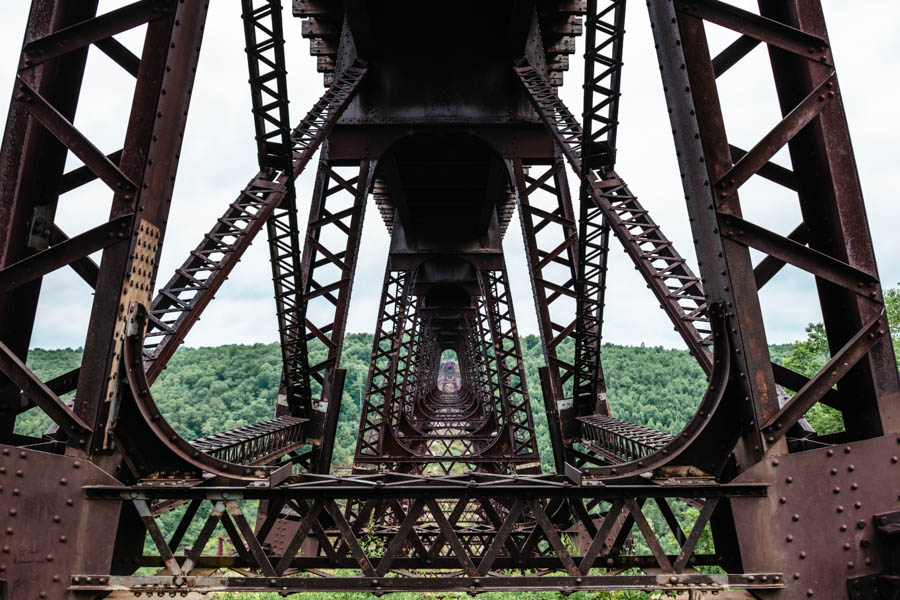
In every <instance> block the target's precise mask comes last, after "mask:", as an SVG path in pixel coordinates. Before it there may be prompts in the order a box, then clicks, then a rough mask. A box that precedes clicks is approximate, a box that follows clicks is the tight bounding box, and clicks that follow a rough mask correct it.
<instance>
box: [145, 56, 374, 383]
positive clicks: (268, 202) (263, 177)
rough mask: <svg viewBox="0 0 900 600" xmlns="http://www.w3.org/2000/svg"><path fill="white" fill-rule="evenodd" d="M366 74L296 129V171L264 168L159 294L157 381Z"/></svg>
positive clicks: (347, 78) (340, 84)
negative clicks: (283, 171)
mask: <svg viewBox="0 0 900 600" xmlns="http://www.w3.org/2000/svg"><path fill="white" fill-rule="evenodd" d="M365 73H366V69H365V66H363V65H361V64H359V65H354V66H352V67H350V68H348V69H347V71H346V72H345V73H344V74H343V76H342V77H340V78H338V79H337V80H336V81H335V83H334V85H333V86H332V87H331V88H329V90H328V91H326V92H325V94H324V95H323V96H322V97H321V98H320V99H319V101H318V102H317V103H316V104H315V105H314V106H313V108H312V109H311V110H310V112H309V113H308V114H307V116H306V118H304V119H303V121H302V122H301V123H300V125H298V126H297V127H296V128H295V129H294V131H293V132H292V135H291V139H292V144H293V150H292V153H293V154H292V156H293V163H292V165H293V166H292V170H291V171H289V172H286V173H280V174H279V172H277V171H272V172H270V171H262V172H260V173H258V174H257V175H256V176H254V178H253V179H252V180H251V181H250V183H249V184H248V185H247V187H246V188H245V189H244V190H243V191H242V192H241V194H240V195H239V196H238V198H237V199H236V200H235V201H234V202H233V203H232V204H231V205H230V206H229V207H228V209H227V210H226V212H225V214H224V215H223V216H222V217H221V218H219V219H218V220H217V221H216V224H215V225H214V226H213V228H212V229H211V230H210V232H209V233H207V234H206V235H205V236H204V237H203V240H202V241H201V242H200V244H199V245H198V246H197V248H196V249H195V250H193V251H192V252H191V254H190V256H189V257H188V258H187V260H185V262H184V264H183V265H182V266H181V267H180V268H179V269H177V270H176V272H175V274H174V275H173V276H172V278H171V279H170V280H169V281H168V282H167V283H166V285H165V286H164V287H163V288H162V289H161V290H160V292H159V294H158V295H157V297H156V298H154V300H153V305H152V309H151V321H150V323H151V325H150V329H149V330H148V343H147V348H146V354H147V363H148V364H147V374H148V376H149V377H150V380H151V381H153V380H154V379H155V378H156V377H157V376H159V373H161V372H162V370H163V369H164V368H165V365H166V363H167V362H168V360H169V358H171V356H172V354H173V353H174V352H175V350H176V349H177V347H178V345H179V344H180V343H181V342H182V341H183V340H184V337H185V336H186V335H187V333H188V331H190V328H191V327H192V326H193V324H194V323H195V322H196V321H197V319H198V318H199V317H200V314H201V313H202V311H203V309H204V308H206V305H207V304H209V302H210V300H211V299H212V297H213V296H214V295H215V292H216V291H217V290H218V289H219V288H220V287H221V285H222V283H224V281H225V279H226V278H227V276H228V274H229V273H230V272H231V270H232V269H233V268H234V266H235V265H236V264H237V262H238V260H239V259H240V257H241V256H242V255H243V253H244V251H245V250H246V249H247V247H248V246H249V244H250V242H251V241H252V240H253V238H254V236H255V235H256V233H258V232H259V230H260V229H261V228H262V226H263V224H264V223H265V222H266V220H267V219H268V218H269V217H270V216H271V215H272V213H273V212H274V211H275V210H276V208H277V207H278V206H279V205H280V204H281V202H282V200H283V199H284V197H285V196H286V195H287V194H288V191H289V189H291V188H289V187H288V185H287V181H289V180H290V181H293V179H295V178H296V177H297V176H299V174H300V173H301V172H302V171H303V169H304V168H305V167H306V165H307V164H308V163H309V161H310V160H311V159H312V157H313V155H314V154H315V152H316V150H318V148H319V146H320V145H321V144H322V142H323V141H324V140H325V138H326V136H327V135H328V132H329V131H331V128H332V127H333V126H334V124H335V122H336V121H337V118H338V117H339V116H340V114H341V113H342V112H343V110H344V108H345V107H346V106H347V104H348V103H349V101H350V99H351V98H352V97H353V95H354V94H355V92H356V89H357V86H358V85H359V82H360V80H361V79H362V77H363V76H364V75H365ZM217 253H221V254H222V257H221V258H220V259H214V258H211V255H215V254H217Z"/></svg>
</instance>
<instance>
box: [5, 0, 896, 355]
mask: <svg viewBox="0 0 900 600" xmlns="http://www.w3.org/2000/svg"><path fill="white" fill-rule="evenodd" d="M823 2H824V5H825V10H826V16H827V18H828V21H829V27H830V36H831V42H832V46H833V48H834V52H835V57H836V63H837V66H838V74H839V77H840V81H841V86H842V89H843V97H844V102H845V105H846V109H847V114H848V119H849V122H850V129H851V133H852V135H853V141H854V149H855V151H856V157H857V161H858V163H859V170H860V175H861V179H862V185H863V190H864V192H865V194H866V200H867V206H868V215H869V222H870V225H871V228H872V234H873V237H874V241H875V249H876V253H877V255H878V260H879V267H880V271H881V276H882V280H883V281H884V282H885V284H886V285H897V282H900V244H898V243H897V241H896V237H895V236H896V235H897V227H898V224H900V204H898V202H897V201H896V200H897V191H896V190H897V184H896V182H897V181H900V161H898V158H900V155H898V153H897V151H896V148H897V144H898V141H897V140H900V119H898V117H897V116H896V112H895V106H896V102H897V100H896V99H897V97H898V96H900V77H898V75H900V72H898V67H897V63H896V57H897V56H898V55H900V36H897V35H896V23H897V22H900V3H898V2H896V0H856V1H851V0H823ZM29 4H30V3H29V2H28V1H27V0H5V1H4V2H0V102H3V103H6V102H7V101H8V100H7V99H8V98H9V97H10V94H11V88H12V83H13V78H14V75H15V67H16V62H17V61H16V57H17V56H18V52H19V49H20V46H21V40H22V34H23V31H24V26H25V19H26V15H27V10H28V5H29ZM100 4H101V11H104V12H105V11H107V10H110V9H112V8H115V7H117V6H119V5H121V4H123V2H121V1H118V2H115V1H106V0H101V3H100ZM284 4H285V6H286V8H285V10H286V14H285V20H286V28H287V31H288V48H287V51H288V68H289V71H290V73H289V86H290V93H291V102H292V104H291V116H292V120H293V121H294V122H297V121H299V119H300V118H301V117H302V116H303V114H305V113H306V111H307V110H308V108H309V106H310V105H311V104H312V103H313V102H315V100H316V99H317V98H318V97H319V95H321V93H322V91H323V87H322V80H321V77H320V75H319V74H317V73H316V72H315V61H314V60H313V59H312V58H311V57H310V56H309V52H308V43H307V41H305V40H303V39H302V38H301V37H300V21H299V20H298V19H294V18H292V17H291V16H290V14H289V5H290V3H289V2H285V3H284ZM741 4H742V5H745V6H748V4H747V3H746V2H743V1H742V2H741ZM748 7H749V6H748ZM861 7H864V8H865V11H861V10H860V8H861ZM629 10H630V13H629V14H628V19H627V28H628V36H627V42H626V48H625V63H626V67H625V75H624V82H623V100H622V107H621V114H620V121H621V126H620V134H619V163H618V167H617V170H618V171H619V172H620V174H622V176H623V177H625V178H626V179H627V180H628V181H629V183H630V185H631V188H632V190H633V191H634V192H636V193H637V194H638V195H639V196H640V197H641V199H642V201H643V203H644V204H645V205H646V207H647V208H648V209H649V210H650V213H651V214H652V215H653V217H654V218H655V219H656V221H657V222H658V223H659V224H660V225H661V226H662V228H663V231H665V232H666V234H667V235H668V236H669V237H670V238H672V239H673V240H674V241H675V243H676V247H677V248H678V249H679V251H680V252H681V253H682V254H684V255H685V256H687V257H689V258H690V259H691V260H693V255H692V250H693V244H692V243H691V236H690V231H689V229H688V227H687V218H686V211H685V207H684V202H683V194H682V191H681V185H680V179H679V177H678V171H677V165H676V162H675V155H674V149H673V144H672V138H671V135H670V133H669V131H670V127H669V123H668V117H667V114H666V109H665V105H664V102H663V96H662V86H661V83H660V79H659V74H658V67H657V66H656V57H655V53H654V49H653V42H652V37H651V34H650V27H649V23H648V18H647V13H646V11H645V10H644V3H642V2H634V3H631V5H630V7H629ZM142 35H143V31H142V30H141V29H138V30H134V31H132V32H129V33H128V34H124V35H122V36H120V38H119V39H120V40H121V41H122V42H123V43H125V44H126V45H128V46H129V47H131V48H132V49H134V50H135V51H137V50H138V49H139V48H140V44H141V40H142ZM709 36H710V40H711V45H712V46H713V48H714V50H715V49H720V48H722V47H724V46H725V45H726V44H727V43H729V42H730V41H731V40H732V39H733V37H734V35H733V34H731V33H728V32H724V31H716V30H710V31H709ZM242 40H243V33H242V29H241V23H240V8H239V3H238V2H237V0H215V1H214V2H212V3H211V6H210V16H209V21H208V26H207V29H206V36H205V39H204V41H203V50H202V52H201V59H200V67H199V70H198V74H197V82H196V87H195V92H194V95H193V103H192V106H191V113H190V119H189V122H188V127H187V132H186V140H185V146H184V150H183V152H182V159H181V165H180V169H179V174H178V182H177V185H176V188H175V198H174V201H173V205H172V211H171V218H170V221H169V225H168V230H167V234H166V244H165V247H164V249H163V253H162V258H161V261H162V262H161V271H160V275H159V284H162V283H163V282H165V281H166V280H167V279H168V278H169V276H170V275H171V273H172V272H173V270H174V268H175V267H176V266H177V265H178V264H180V263H181V262H182V261H183V259H184V257H185V256H186V254H187V253H188V252H189V251H190V249H192V248H193V247H194V246H196V244H197V242H198V241H199V240H200V238H201V236H202V234H203V233H204V232H205V231H206V230H207V229H208V228H209V227H210V225H211V224H212V223H213V222H214V220H215V219H216V218H217V217H218V216H219V215H220V214H221V213H222V212H223V210H224V208H225V207H226V206H227V204H228V203H230V202H231V201H232V200H233V199H234V197H235V196H236V194H237V192H238V191H239V190H240V189H241V188H242V187H243V186H244V185H245V184H246V182H247V180H248V179H249V178H250V177H251V176H252V175H253V174H254V173H255V171H256V169H255V168H254V165H255V146H254V143H253V127H252V123H251V119H250V100H249V94H248V93H247V84H246V81H247V74H246V59H245V57H244V52H243V46H242ZM582 51H583V49H582V47H581V46H579V48H578V54H577V55H576V56H580V55H581V52H582ZM572 62H573V63H577V62H578V60H575V59H574V57H573V61H572ZM133 81H134V80H133V78H131V77H130V76H129V75H127V74H125V73H124V72H123V71H121V70H120V69H118V67H116V66H115V65H113V64H112V63H111V61H109V59H107V58H106V57H105V56H104V55H102V54H101V53H99V52H97V51H96V50H95V49H92V50H91V54H90V56H89V60H88V71H87V74H86V79H85V85H84V91H83V93H82V96H81V103H80V105H79V109H78V114H77V117H76V125H77V126H78V127H79V128H80V129H81V130H82V131H84V132H85V133H86V134H87V135H88V136H89V137H90V138H91V139H92V140H93V141H94V143H95V144H96V145H97V146H98V147H99V148H101V149H102V150H103V151H105V152H111V151H113V150H116V149H118V148H120V147H121V143H122V139H123V137H124V126H125V123H126V120H127V115H128V109H129V103H130V99H131V94H132V88H133ZM566 81H567V84H566V86H565V87H564V89H563V91H562V95H563V98H564V100H565V101H566V102H567V103H568V104H569V106H570V108H572V110H573V112H575V113H576V114H577V113H579V112H580V110H581V108H580V91H581V90H580V81H581V70H580V68H578V65H576V66H575V67H574V68H573V69H572V71H570V73H569V74H568V75H567V78H566ZM720 83H721V86H722V87H721V94H722V96H723V99H724V105H725V117H726V121H727V126H728V131H729V139H730V141H732V142H733V143H736V144H737V145H739V146H742V147H745V148H746V147H749V146H752V145H753V143H754V142H755V141H756V140H757V139H759V137H761V136H762V135H763V134H764V133H766V132H767V131H768V130H769V129H770V128H771V127H772V126H773V125H774V124H775V123H776V122H777V121H778V116H779V114H778V110H777V103H776V98H775V92H774V88H773V87H772V84H771V80H770V77H768V75H767V73H766V55H765V52H764V51H763V49H762V48H757V50H755V51H754V53H753V54H752V55H751V59H748V60H747V61H745V64H742V65H740V66H739V67H736V68H735V69H733V70H732V71H730V72H729V73H728V74H726V75H725V76H724V77H723V78H722V80H721V81H720ZM0 108H5V105H4V106H3V107H0ZM3 112H4V113H5V110H4V111H3ZM776 160H781V161H784V160H785V157H784V155H783V154H780V155H779V156H777V157H776ZM77 165H78V163H77V162H75V161H72V162H71V163H70V168H71V167H72V166H77ZM313 176H314V169H309V170H308V171H307V172H306V173H305V174H304V175H303V176H302V178H301V180H300V182H299V186H298V191H299V196H300V199H301V202H302V206H301V211H303V212H304V214H303V216H302V217H301V221H302V222H304V223H305V220H306V216H305V211H306V209H307V207H308V201H309V196H310V191H311V188H312V180H313ZM573 185H574V181H573ZM741 196H742V200H743V205H744V209H745V213H746V214H747V216H748V217H749V218H751V219H752V220H755V221H757V222H759V223H761V224H763V225H764V226H766V227H768V228H770V229H774V230H776V231H779V232H782V233H787V232H788V231H790V230H791V229H793V228H794V226H795V225H796V224H797V223H798V222H799V211H798V210H797V208H796V201H795V200H794V199H793V198H790V197H789V196H786V195H785V194H783V193H782V192H781V191H780V190H778V189H777V187H776V186H774V185H771V184H767V183H765V182H751V183H749V184H748V185H747V186H746V187H745V189H743V190H742V195H741ZM109 201H110V194H109V192H108V189H107V188H105V186H103V184H99V183H95V184H91V185H88V186H85V187H84V188H82V189H80V190H78V191H77V192H75V193H72V194H69V195H67V196H65V197H63V199H62V201H61V203H60V209H59V214H58V221H59V223H60V226H61V227H62V229H63V230H64V231H66V232H68V233H69V234H70V235H74V234H75V233H78V232H80V231H83V230H85V229H87V228H89V227H92V226H95V225H97V224H98V223H99V222H101V221H103V220H105V217H106V215H107V212H108V208H109ZM363 238H364V239H363V248H364V251H363V252H362V254H361V256H360V261H359V265H358V270H357V283H356V285H355V288H354V293H353V302H352V305H351V310H350V317H349V319H350V322H349V327H348V330H349V331H371V330H372V328H373V326H374V319H375V313H376V310H377V305H378V296H379V293H380V288H381V278H382V275H383V270H384V264H385V256H386V250H387V244H388V238H387V233H386V231H385V229H384V226H383V225H382V224H381V219H380V218H379V217H378V214H377V211H375V210H374V206H373V205H372V206H370V210H369V211H368V212H367V215H366V227H365V231H364V234H363ZM505 249H506V251H507V253H508V255H509V259H508V263H509V268H510V274H511V277H512V279H513V284H512V285H513V292H514V294H515V298H516V304H515V308H516V313H517V316H518V320H519V330H520V332H522V333H536V331H537V327H536V323H535V319H534V316H533V314H534V309H533V304H532V295H531V290H530V289H529V286H530V284H529V282H528V276H527V273H526V272H525V270H524V267H523V265H524V255H523V250H522V241H521V234H520V231H519V228H518V219H517V218H516V219H514V220H513V226H512V227H510V230H509V233H508V234H507V236H506V240H505ZM90 302H91V290H90V289H89V288H88V287H87V286H86V285H85V284H84V283H83V282H82V281H81V280H80V279H79V278H78V277H77V276H76V275H74V273H72V272H71V271H70V270H62V271H59V272H56V273H53V274H52V275H50V276H49V277H47V278H46V279H45V283H44V292H43V296H42V301H41V305H40V308H39V313H38V320H37V324H36V327H35V332H34V337H33V340H32V343H33V346H39V347H46V348H49V347H78V346H81V345H82V344H83V340H84V336H85V328H86V323H87V319H88V314H89V310H90ZM762 303H763V313H764V318H765V320H766V325H767V330H768V335H769V341H770V342H787V341H792V340H794V339H797V338H798V337H800V336H802V334H803V329H804V327H805V325H806V324H807V323H808V322H810V321H815V320H819V319H820V314H819V312H818V307H817V302H816V297H815V290H814V288H813V286H812V279H811V277H809V276H808V275H806V274H804V273H801V272H798V271H794V270H792V269H785V270H784V271H783V273H782V275H780V276H779V277H778V278H776V279H775V280H773V281H772V282H770V283H769V284H768V285H767V286H766V287H765V288H764V290H763V292H762ZM605 338H606V340H607V341H611V342H616V343H622V344H639V343H641V342H644V343H647V344H650V345H657V344H659V345H664V346H670V347H680V345H681V344H680V341H679V338H678V337H677V336H676V335H675V333H674V332H673V331H672V327H671V325H670V324H669V323H668V321H667V320H666V318H665V317H664V316H663V313H662V311H660V310H659V309H658V306H657V303H656V302H655V300H654V299H653V298H652V297H651V295H650V293H649V291H648V290H646V288H645V285H644V283H643V281H642V280H641V279H640V278H639V277H638V276H637V274H636V272H635V271H634V269H633V267H632V265H631V263H630V262H629V261H628V259H627V258H626V257H625V255H624V254H623V253H622V252H619V251H618V249H617V248H614V252H613V253H612V259H611V265H610V275H609V298H608V304H607V309H606V326H605ZM276 339H277V331H276V325H275V318H274V302H273V300H272V288H271V281H270V270H269V266H268V253H267V250H266V246H265V244H264V243H262V241H261V240H258V241H257V242H256V243H255V244H254V245H253V246H252V247H251V249H250V250H249V252H248V253H247V255H246V256H245V258H244V260H243V261H242V262H241V264H240V265H238V267H237V268H236V269H235V271H234V273H233V275H232V277H231V279H230V280H229V281H228V282H227V283H226V285H225V286H224V287H223V288H222V290H221V291H220V292H219V293H218V294H217V298H216V301H215V302H213V303H212V304H211V305H210V307H209V308H208V309H207V310H206V312H205V313H204V315H203V318H202V320H201V321H200V322H199V323H198V324H197V326H195V327H194V329H193V331H192V332H191V333H190V335H189V336H188V338H187V340H186V343H187V344H188V345H191V346H200V345H216V344H224V343H253V342H271V341H275V340H276Z"/></svg>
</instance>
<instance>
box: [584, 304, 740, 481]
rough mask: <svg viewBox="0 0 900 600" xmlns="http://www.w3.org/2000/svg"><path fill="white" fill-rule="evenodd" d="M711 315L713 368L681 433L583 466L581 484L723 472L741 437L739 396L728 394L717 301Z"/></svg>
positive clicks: (728, 366) (728, 362)
mask: <svg viewBox="0 0 900 600" xmlns="http://www.w3.org/2000/svg"><path fill="white" fill-rule="evenodd" d="M710 317H711V324H712V328H713V334H712V335H713V340H714V342H713V347H714V350H713V357H712V362H713V371H712V374H711V376H710V380H709V386H708V387H707V389H706V393H705V394H704V396H703V400H702V401H701V402H700V405H699V406H698V407H697V411H696V412H695V413H694V416H693V418H691V420H690V421H688V424H687V425H685V427H684V429H682V431H681V433H679V434H678V435H677V436H675V437H674V438H672V440H671V441H670V442H668V443H667V444H665V445H663V446H661V447H659V448H658V449H657V450H656V451H655V452H653V453H652V454H649V455H648V456H644V457H641V458H639V459H636V460H632V461H629V462H625V463H621V464H616V465H610V466H605V467H589V468H582V469H581V470H580V471H581V474H580V476H579V478H580V479H581V481H580V483H589V480H603V481H609V480H622V479H630V478H633V477H637V476H639V475H641V474H643V473H647V472H651V471H656V470H657V469H661V468H663V467H696V468H699V469H701V470H702V471H703V472H704V473H708V474H711V475H719V474H720V473H721V471H722V470H723V468H724V467H725V465H726V464H727V462H728V460H729V458H730V455H731V451H732V450H733V448H734V446H735V444H736V443H737V440H738V437H739V435H740V425H739V423H738V422H737V420H736V419H735V418H734V415H735V407H734V406H733V404H734V401H735V398H740V397H741V396H739V395H736V394H734V393H729V391H730V390H731V388H732V386H733V373H732V352H733V345H732V342H731V338H730V336H729V334H728V329H727V326H726V322H725V311H724V307H723V305H722V304H721V303H716V304H713V305H712V306H710ZM584 419H585V418H582V419H579V420H580V421H582V426H583V427H584V426H585V425H587V424H586V423H585V420H584ZM588 426H589V425H588Z"/></svg>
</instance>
